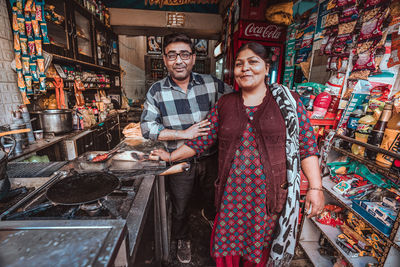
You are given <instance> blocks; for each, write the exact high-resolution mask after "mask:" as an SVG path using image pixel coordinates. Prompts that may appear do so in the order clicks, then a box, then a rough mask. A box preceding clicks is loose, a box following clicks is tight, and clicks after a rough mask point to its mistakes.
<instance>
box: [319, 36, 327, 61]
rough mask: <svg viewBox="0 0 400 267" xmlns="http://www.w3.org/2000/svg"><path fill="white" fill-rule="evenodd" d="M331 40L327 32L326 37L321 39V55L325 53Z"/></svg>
mask: <svg viewBox="0 0 400 267" xmlns="http://www.w3.org/2000/svg"><path fill="white" fill-rule="evenodd" d="M328 41H329V35H328V34H325V36H324V38H323V39H322V41H321V47H320V49H319V55H320V56H322V55H324V53H325V47H326V45H327V44H328Z"/></svg>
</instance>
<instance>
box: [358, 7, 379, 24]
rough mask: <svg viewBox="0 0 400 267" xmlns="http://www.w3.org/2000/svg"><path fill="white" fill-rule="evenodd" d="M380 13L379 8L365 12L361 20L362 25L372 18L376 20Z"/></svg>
mask: <svg viewBox="0 0 400 267" xmlns="http://www.w3.org/2000/svg"><path fill="white" fill-rule="evenodd" d="M380 11H381V8H380V7H377V8H374V9H371V10H367V11H365V12H364V14H363V16H362V19H361V21H362V23H365V22H367V21H370V20H371V19H373V18H377V17H378V15H379V12H380Z"/></svg>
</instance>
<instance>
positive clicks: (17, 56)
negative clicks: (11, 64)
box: [15, 52, 22, 70]
mask: <svg viewBox="0 0 400 267" xmlns="http://www.w3.org/2000/svg"><path fill="white" fill-rule="evenodd" d="M15 68H16V69H17V70H22V61H21V53H20V52H16V53H15Z"/></svg>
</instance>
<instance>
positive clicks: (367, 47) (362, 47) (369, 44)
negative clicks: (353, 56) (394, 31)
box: [356, 40, 375, 55]
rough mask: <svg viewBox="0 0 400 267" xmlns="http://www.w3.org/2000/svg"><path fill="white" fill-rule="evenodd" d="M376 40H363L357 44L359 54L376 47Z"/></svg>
mask: <svg viewBox="0 0 400 267" xmlns="http://www.w3.org/2000/svg"><path fill="white" fill-rule="evenodd" d="M374 43H375V41H374V40H370V41H366V42H362V43H358V44H357V48H356V52H357V55H359V54H362V53H364V52H367V51H368V50H370V49H372V47H374Z"/></svg>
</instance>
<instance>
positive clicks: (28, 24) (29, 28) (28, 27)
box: [25, 20, 32, 38]
mask: <svg viewBox="0 0 400 267" xmlns="http://www.w3.org/2000/svg"><path fill="white" fill-rule="evenodd" d="M25 27H26V35H27V36H28V38H29V37H32V21H30V20H25Z"/></svg>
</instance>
